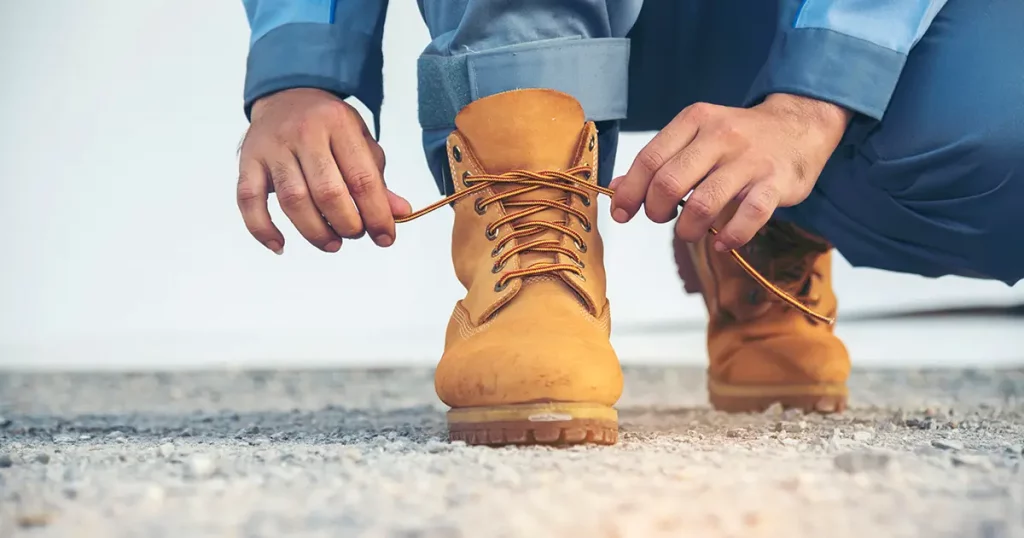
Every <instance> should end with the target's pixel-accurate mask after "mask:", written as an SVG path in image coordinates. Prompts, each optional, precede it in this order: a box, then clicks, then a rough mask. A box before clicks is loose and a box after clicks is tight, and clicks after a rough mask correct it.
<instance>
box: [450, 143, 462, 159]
mask: <svg viewBox="0 0 1024 538" xmlns="http://www.w3.org/2000/svg"><path fill="white" fill-rule="evenodd" d="M452 157H454V158H455V162H457V163H461V162H462V150H460V149H459V146H452Z"/></svg>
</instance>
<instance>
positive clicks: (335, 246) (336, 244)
mask: <svg viewBox="0 0 1024 538" xmlns="http://www.w3.org/2000/svg"><path fill="white" fill-rule="evenodd" d="M324 250H326V251H327V252H338V251H339V250H341V241H331V242H330V243H327V244H326V245H324Z"/></svg>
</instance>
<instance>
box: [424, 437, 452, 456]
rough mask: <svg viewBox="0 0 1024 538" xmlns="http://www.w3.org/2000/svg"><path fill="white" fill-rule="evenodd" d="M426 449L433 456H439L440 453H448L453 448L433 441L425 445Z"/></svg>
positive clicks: (435, 440)
mask: <svg viewBox="0 0 1024 538" xmlns="http://www.w3.org/2000/svg"><path fill="white" fill-rule="evenodd" d="M424 449H425V450H426V451H427V452H430V453H431V454H437V453H439V452H448V451H449V450H451V446H450V445H448V443H442V442H441V441H438V440H437V439H431V440H429V441H427V444H426V445H424Z"/></svg>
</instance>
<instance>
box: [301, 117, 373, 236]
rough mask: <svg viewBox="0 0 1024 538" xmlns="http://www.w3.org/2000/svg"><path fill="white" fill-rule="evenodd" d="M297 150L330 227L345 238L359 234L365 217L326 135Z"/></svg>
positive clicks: (313, 193)
mask: <svg viewBox="0 0 1024 538" xmlns="http://www.w3.org/2000/svg"><path fill="white" fill-rule="evenodd" d="M297 150H298V152H299V164H300V165H301V167H302V172H303V174H304V175H305V178H306V184H307V185H308V186H309V191H310V194H311V196H312V198H313V203H314V204H315V205H316V207H317V210H318V211H319V213H320V214H322V215H323V216H324V218H326V219H327V222H328V226H329V228H330V229H332V230H333V231H334V233H336V234H337V235H338V236H339V237H342V238H345V239H356V238H358V237H360V236H361V235H362V234H363V221H362V219H360V217H359V212H358V211H357V210H356V205H355V203H354V202H353V201H352V197H351V196H350V195H349V192H348V187H346V186H345V181H344V180H343V179H342V177H341V172H340V171H339V170H338V164H337V163H336V162H335V161H334V155H333V154H332V153H331V150H330V145H329V143H328V142H327V137H326V136H325V137H324V140H323V141H322V143H319V144H312V143H310V144H302V145H300V146H298V148H297Z"/></svg>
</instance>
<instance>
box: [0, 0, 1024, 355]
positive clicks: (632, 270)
mask: <svg viewBox="0 0 1024 538" xmlns="http://www.w3.org/2000/svg"><path fill="white" fill-rule="evenodd" d="M426 42H427V34H426V31H425V29H424V28H423V27H422V24H421V23H420V21H419V14H418V12H417V10H416V9H415V8H414V6H413V5H412V4H411V3H407V2H392V3H391V11H390V13H389V19H388V26H387V32H386V36H385V56H386V68H385V84H386V88H385V94H386V104H385V113H384V118H383V140H382V143H383V145H384V148H385V151H387V152H388V179H389V184H390V185H391V186H392V187H393V188H395V189H396V190H397V191H399V192H400V193H402V194H403V195H405V196H406V197H407V198H409V199H410V200H411V201H413V205H415V206H421V205H426V204H427V203H429V202H432V201H434V200H435V199H436V197H437V192H436V191H435V189H434V186H433V181H432V180H431V178H430V177H429V175H428V173H427V171H426V168H425V165H424V160H423V157H422V154H421V153H420V145H419V140H420V139H419V136H420V135H419V131H418V129H417V125H416V120H415V118H416V103H415V86H414V84H415V58H416V55H417V54H418V52H419V51H420V50H421V49H422V47H423V46H424V45H425V44H426ZM247 43H248V28H247V26H246V22H245V15H244V12H243V10H242V7H241V2H238V1H233V0H219V1H216V2H212V1H209V0H146V1H138V2H129V1H125V0H90V1H89V2H74V1H71V0H54V1H51V2H3V3H0V50H3V51H4V52H3V54H2V56H0V181H2V187H3V189H2V194H0V262H2V265H0V277H2V278H0V367H4V366H14V367H74V368H110V367H118V368H120V367H132V368H147V367H161V368H163V367H192V366H203V365H211V364H226V363H227V364H236V365H250V366H252V365H260V366H267V365H271V366H285V365H289V364H291V365H310V364H319V365H328V364H330V365H339V364H355V363H358V364H394V363H409V362H414V363H417V364H425V365H429V364H432V363H433V362H434V361H435V360H436V358H437V357H438V356H439V353H440V348H441V345H442V334H443V330H444V326H445V324H446V322H447V318H448V315H449V314H450V312H451V308H452V305H453V304H454V302H455V301H456V300H457V299H458V298H459V297H461V292H462V290H461V288H460V287H459V285H458V283H457V281H456V280H455V278H454V276H453V275H452V271H451V265H450V258H449V252H450V250H449V241H450V225H451V215H450V214H449V213H448V212H446V211H439V212H437V213H435V214H432V215H431V216H429V217H425V218H423V219H422V220H419V221H416V222H414V223H410V224H404V225H401V226H400V228H399V234H398V242H397V244H396V245H395V246H394V247H392V248H391V249H386V250H382V249H377V248H375V247H373V246H372V245H371V244H369V242H368V240H363V241H359V242H349V243H347V244H345V246H344V247H343V248H342V250H341V252H340V253H338V254H335V255H328V254H324V253H321V252H319V251H316V250H314V249H313V248H312V247H310V246H308V245H306V244H304V243H303V242H302V240H301V238H300V237H299V236H298V235H297V234H296V233H295V232H294V231H293V229H292V228H291V227H290V225H289V224H288V223H287V221H286V220H285V219H284V217H283V215H281V213H280V211H279V210H277V208H276V207H273V208H272V209H273V214H274V215H275V217H276V220H277V222H278V223H279V224H280V225H281V228H282V230H283V231H284V232H285V235H286V238H287V242H288V243H287V246H286V248H285V255H284V256H283V257H277V256H274V255H273V254H271V253H269V252H268V251H266V250H265V249H264V248H263V247H262V246H260V245H259V244H257V243H256V242H255V241H254V240H252V239H251V238H250V237H249V236H248V235H247V233H246V231H245V229H244V227H243V226H242V223H241V220H240V218H239V217H238V214H237V210H236V208H235V202H234V199H233V196H234V184H235V178H236V161H235V150H236V148H237V145H238V142H239V140H240V139H241V136H242V134H243V132H244V129H245V128H246V122H245V118H244V116H243V115H242V111H241V92H242V83H243V77H244V69H245V57H246V48H247ZM646 138H647V137H644V136H640V135H634V136H629V137H627V138H626V139H625V140H623V142H622V144H621V150H620V159H619V162H618V164H617V166H618V167H619V168H620V169H621V168H623V167H625V166H627V165H628V161H629V159H630V158H631V157H632V155H633V154H634V153H635V151H636V150H637V149H638V148H639V147H641V146H642V144H643V142H644V141H645V139H646ZM605 209H606V208H605ZM602 214H604V212H602ZM602 230H603V233H604V236H605V239H606V242H607V243H608V249H607V252H608V260H607V264H608V273H609V278H610V289H609V296H610V298H611V301H612V305H613V313H614V320H615V327H616V329H615V334H614V339H615V341H616V344H617V346H618V349H619V352H620V355H621V356H622V357H623V359H624V360H625V361H626V362H662V363H666V362H689V363H699V361H701V360H703V357H704V350H703V335H702V333H701V320H702V319H703V318H704V310H703V305H702V303H701V302H700V300H699V299H698V298H697V297H693V296H690V297H687V296H684V295H683V293H682V290H681V286H680V285H679V283H678V282H677V279H676V277H675V273H674V267H673V264H672V261H671V255H670V251H669V243H670V241H669V238H670V230H669V229H668V228H667V227H664V226H658V225H653V224H650V223H642V222H635V223H631V224H629V225H626V226H618V225H614V224H612V223H611V222H610V219H608V218H607V217H604V222H603V225H602ZM836 286H837V289H838V292H839V295H840V301H841V304H842V313H843V314H856V313H865V312H876V311H891V310H902V309H907V308H912V307H928V306H949V305H958V304H966V303H970V304H1008V303H1020V302H1022V301H1024V286H1020V285H1019V286H1017V287H1016V288H1013V289H1010V288H1007V287H1006V286H1004V285H1002V284H999V283H992V282H979V281H967V280H962V279H954V278H944V279H939V280H926V279H922V278H917V277H911V276H905V275H892V274H885V273H882V272H879V271H872V270H860V269H858V270H854V269H851V268H850V267H849V266H848V265H847V264H845V262H842V261H841V260H840V261H839V263H838V266H837V272H836ZM839 332H840V334H842V335H843V336H844V337H845V338H846V339H847V341H848V344H849V346H850V348H851V350H852V351H853V352H854V356H855V362H857V363H858V364H889V365H900V364H908V363H950V362H959V363H966V362H970V363H1006V362H1013V361H1020V360H1022V359H1024V327H1022V325H1021V323H1020V322H1019V321H1015V320H1008V319H1004V320H998V319H987V320H973V321H972V320H963V321H954V322H949V321H946V322H935V321H923V322H899V323H896V322H892V321H889V322H851V323H848V324H842V323H841V324H840V325H839Z"/></svg>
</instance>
